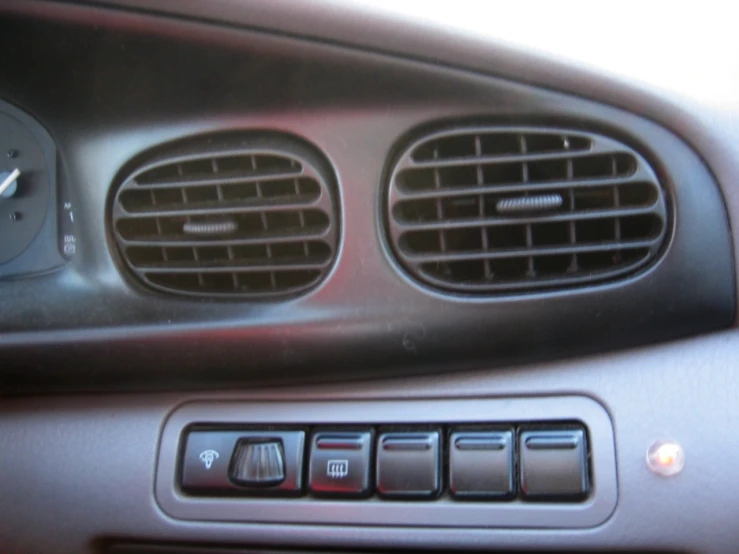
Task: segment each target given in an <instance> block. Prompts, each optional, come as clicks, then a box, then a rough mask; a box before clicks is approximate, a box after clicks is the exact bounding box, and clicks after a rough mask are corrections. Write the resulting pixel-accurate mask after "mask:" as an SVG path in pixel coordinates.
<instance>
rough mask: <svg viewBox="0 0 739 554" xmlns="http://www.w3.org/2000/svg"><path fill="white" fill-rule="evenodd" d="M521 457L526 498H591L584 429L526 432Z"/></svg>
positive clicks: (523, 437) (521, 442)
mask: <svg viewBox="0 0 739 554" xmlns="http://www.w3.org/2000/svg"><path fill="white" fill-rule="evenodd" d="M520 456H521V491H522V492H523V494H524V496H525V497H527V498H541V499H548V500H556V499H562V500H574V499H579V498H582V497H585V496H586V495H587V493H588V489H589V483H588V458H587V456H588V449H587V443H586V439H585V431H584V430H583V429H562V430H554V429H553V430H531V431H524V432H522V433H521V435H520Z"/></svg>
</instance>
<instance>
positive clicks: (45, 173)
mask: <svg viewBox="0 0 739 554" xmlns="http://www.w3.org/2000/svg"><path fill="white" fill-rule="evenodd" d="M50 190H51V182H50V173H49V168H48V165H47V159H46V157H45V156H44V152H43V150H42V148H41V145H40V144H39V143H38V141H37V140H36V138H35V137H34V136H33V134H32V133H31V132H30V131H29V130H28V129H27V128H26V127H25V126H24V125H23V124H22V123H21V122H19V121H18V120H17V119H15V118H13V117H11V116H9V115H7V114H4V113H0V264H3V263H5V262H8V261H10V260H12V259H14V258H16V257H17V256H18V255H20V254H21V253H22V252H23V251H24V250H25V249H26V248H28V246H29V245H30V244H31V242H32V241H33V239H34V238H35V237H36V235H37V234H38V232H39V230H40V229H41V226H42V225H43V223H44V220H45V219H46V216H47V214H48V211H49V201H50Z"/></svg>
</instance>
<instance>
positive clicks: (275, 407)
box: [155, 396, 618, 528]
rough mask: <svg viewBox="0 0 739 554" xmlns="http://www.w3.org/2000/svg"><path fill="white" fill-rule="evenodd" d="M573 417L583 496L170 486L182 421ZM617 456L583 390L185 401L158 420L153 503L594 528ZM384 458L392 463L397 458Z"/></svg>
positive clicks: (303, 519) (424, 522)
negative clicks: (586, 445) (547, 498)
mask: <svg viewBox="0 0 739 554" xmlns="http://www.w3.org/2000/svg"><path fill="white" fill-rule="evenodd" d="M573 420H577V421H582V422H583V423H585V425H586V426H587V427H588V429H589V431H590V435H591V436H592V437H593V438H592V440H591V456H592V458H591V467H592V471H593V481H594V483H595V485H594V487H593V492H592V494H591V496H590V497H589V498H588V499H587V500H586V501H585V502H582V503H571V504H563V503H535V504H534V503H526V502H521V501H514V502H503V503H493V502H491V503H475V504H470V503H462V502H455V501H453V500H450V499H449V498H448V497H447V498H442V499H440V500H437V501H413V502H408V501H406V502H401V501H392V502H390V501H382V500H378V499H371V500H364V501H357V500H347V501H340V500H315V499H310V498H299V499H289V500H282V499H271V498H214V497H210V498H203V497H193V496H188V495H186V494H183V493H182V492H181V491H180V490H179V487H178V485H177V471H176V469H177V464H178V453H179V452H180V437H181V435H182V431H183V429H186V428H187V427H189V426H190V425H192V424H195V423H204V422H207V423H212V424H221V423H224V424H249V425H254V426H256V427H257V428H258V427H260V426H268V425H270V424H275V425H277V424H279V425H295V424H298V423H299V424H303V425H311V424H328V425H331V424H342V425H344V424H347V425H352V424H356V425H362V424H364V425H368V424H380V425H381V424H397V423H404V424H409V425H410V424H442V423H449V424H455V423H505V422H560V421H573ZM432 450H435V449H433V448H432ZM420 461H421V460H419V462H420ZM615 461H616V457H615V453H614V443H613V434H612V431H611V424H610V421H609V419H608V414H607V413H606V411H605V410H604V409H603V407H602V406H600V405H599V404H598V403H597V402H595V401H593V400H591V399H589V398H581V397H569V396H565V397H557V398H534V399H527V398H515V399H500V400H498V399H477V400H466V401H462V400H426V401H422V402H419V401H413V400H395V401H391V402H389V401H374V402H359V401H351V402H350V401H342V402H338V401H336V402H290V403H257V402H249V403H247V402H244V403H233V402H216V403H191V404H186V405H185V406H182V407H181V408H178V409H177V410H176V411H175V412H174V413H173V414H172V416H171V417H170V418H169V419H168V420H167V423H166V425H165V427H164V432H163V433H162V441H161V447H160V453H159V461H158V463H157V478H156V486H155V487H156V488H155V490H156V497H157V500H158V502H159V505H160V506H161V508H162V510H163V511H164V512H165V513H166V514H168V515H169V516H172V517H174V518H178V519H189V520H195V521H231V522H233V521H240V522H249V523H312V524H321V525H329V524H340V525H391V526H424V527H531V528H570V527H594V526H596V525H599V524H601V523H603V522H604V521H605V520H606V519H607V518H608V516H609V515H610V514H611V513H612V512H613V509H614V507H615V505H616V500H617V497H618V492H617V485H616V468H615ZM387 463H388V464H389V465H392V464H394V463H395V462H392V461H388V462H387ZM421 480H422V479H421ZM419 490H420V489H419ZM424 490H425V487H424ZM416 496H418V495H416Z"/></svg>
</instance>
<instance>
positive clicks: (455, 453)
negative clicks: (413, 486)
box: [449, 430, 515, 500]
mask: <svg viewBox="0 0 739 554" xmlns="http://www.w3.org/2000/svg"><path fill="white" fill-rule="evenodd" d="M513 451H514V441H513V431H512V430H507V431H455V432H452V433H451V434H450V435H449V490H450V492H451V493H452V495H453V496H454V497H455V498H460V499H499V500H505V499H508V498H512V497H513V494H514V492H515V481H514V452H513Z"/></svg>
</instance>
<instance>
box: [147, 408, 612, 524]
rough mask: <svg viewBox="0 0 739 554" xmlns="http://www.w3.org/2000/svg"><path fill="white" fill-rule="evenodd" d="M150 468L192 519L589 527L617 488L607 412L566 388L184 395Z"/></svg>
mask: <svg viewBox="0 0 739 554" xmlns="http://www.w3.org/2000/svg"><path fill="white" fill-rule="evenodd" d="M155 478H156V485H155V486H156V488H155V491H156V498H157V502H158V504H159V506H160V507H161V509H162V510H163V511H164V513H166V514H167V515H169V516H171V517H174V518H177V519H183V520H186V521H194V522H197V521H203V522H205V521H217V522H229V523H237V522H249V523H251V524H261V523H264V524H269V523H274V524H280V523H281V524H302V525H347V526H353V525H367V526H386V525H392V526H396V527H398V528H399V527H408V528H412V527H423V526H430V527H435V528H443V527H457V528H485V529H489V528H493V527H497V528H539V529H541V528H550V529H566V528H592V527H594V526H596V525H600V524H602V523H603V522H605V521H606V520H607V519H608V517H610V515H611V514H612V513H613V510H614V509H615V506H616V502H617V500H618V487H617V481H616V455H615V441H614V436H613V428H612V426H611V422H610V418H609V416H608V412H607V411H606V410H605V409H604V408H603V407H602V406H601V405H600V404H598V402H596V401H594V400H593V399H590V398H584V397H576V396H558V397H551V398H541V397H539V398H506V399H503V398H495V399H486V398H475V399H469V400H454V401H449V400H437V399H423V400H393V401H392V403H389V402H387V401H374V400H361V401H360V400H357V401H345V402H340V403H338V402H330V401H310V402H304V401H290V402H280V401H275V402H261V403H249V402H231V403H229V402H201V403H198V402H192V403H188V404H186V405H183V406H181V407H179V408H177V409H176V410H175V411H174V412H172V414H171V415H170V416H169V418H168V419H167V422H166V423H165V426H164V429H163V432H162V441H161V446H160V452H159V461H158V466H157V470H156V477H155ZM303 480H305V483H303ZM173 484H176V485H177V486H174V487H173V486H172V485H173Z"/></svg>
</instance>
